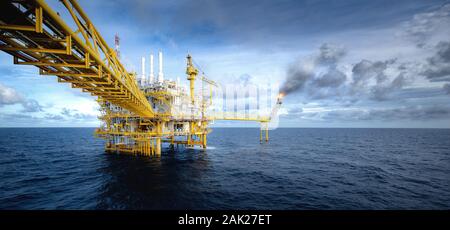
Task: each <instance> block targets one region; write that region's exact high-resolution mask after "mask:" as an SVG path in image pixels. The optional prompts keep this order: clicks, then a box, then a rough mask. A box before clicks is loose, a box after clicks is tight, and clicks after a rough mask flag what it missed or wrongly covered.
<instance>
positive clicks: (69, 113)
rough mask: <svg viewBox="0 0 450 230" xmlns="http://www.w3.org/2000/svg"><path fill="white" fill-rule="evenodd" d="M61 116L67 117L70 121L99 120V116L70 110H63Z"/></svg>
mask: <svg viewBox="0 0 450 230" xmlns="http://www.w3.org/2000/svg"><path fill="white" fill-rule="evenodd" d="M61 115H63V116H65V117H66V118H68V119H75V120H85V121H89V120H94V119H97V116H95V115H91V114H85V113H80V112H79V111H78V110H75V109H68V108H63V109H62V110H61Z"/></svg>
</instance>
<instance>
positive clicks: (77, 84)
mask: <svg viewBox="0 0 450 230" xmlns="http://www.w3.org/2000/svg"><path fill="white" fill-rule="evenodd" d="M60 2H61V3H62V4H63V5H64V8H65V9H66V10H67V12H66V13H68V14H69V15H70V17H69V18H70V19H67V20H68V21H65V20H64V19H63V18H62V17H61V15H60V13H58V12H55V11H54V10H53V9H52V8H51V7H50V6H49V5H47V3H46V2H45V1H44V0H2V1H0V50H2V51H4V52H6V53H8V54H10V55H12V56H13V61H14V64H17V65H33V66H36V67H38V68H39V74H41V75H54V76H57V80H58V82H61V83H68V84H70V85H71V86H72V88H81V89H82V91H83V92H86V93H90V94H91V95H92V96H94V97H97V102H98V103H99V105H100V112H101V115H100V116H99V119H101V120H102V125H101V127H99V128H98V129H96V130H95V135H96V136H97V137H100V138H104V139H105V140H106V144H105V150H106V151H108V152H119V153H131V154H139V155H145V156H153V155H156V156H159V155H160V154H161V146H162V143H164V142H165V143H169V145H170V146H172V147H173V146H175V145H176V146H178V145H183V146H187V147H193V146H200V147H202V148H206V146H207V135H208V133H210V132H211V129H210V128H208V125H209V124H210V123H211V122H213V121H215V120H239V121H256V122H259V123H260V124H261V129H260V141H261V142H263V141H266V142H267V141H268V139H269V136H268V135H269V122H271V120H272V118H273V117H275V116H276V114H277V112H278V109H279V108H280V106H281V103H282V95H281V94H279V95H278V97H277V99H276V103H275V106H274V107H273V109H272V110H271V111H270V112H269V113H268V114H267V115H265V116H262V115H259V114H258V115H253V116H252V115H249V114H246V115H245V116H238V115H236V114H227V113H226V112H221V113H217V112H215V113H211V111H210V109H209V108H210V107H211V105H212V103H213V94H214V90H215V88H217V87H219V85H218V84H217V83H216V82H214V81H212V80H210V79H208V78H207V77H205V76H204V74H201V73H200V72H199V69H198V68H197V66H196V65H194V62H193V59H192V57H191V56H190V55H187V58H186V63H187V64H186V75H187V80H188V81H189V88H188V89H186V88H184V87H183V86H182V85H181V84H180V81H179V80H177V81H172V80H167V79H164V74H163V71H162V61H163V59H162V53H161V52H159V54H158V59H159V72H158V75H157V76H155V75H154V71H153V69H154V68H153V55H151V56H150V74H149V75H146V73H145V59H143V60H142V72H143V73H142V75H141V77H139V76H138V75H137V74H136V73H131V72H128V71H127V70H126V69H125V67H124V66H123V64H122V63H121V62H120V59H119V50H118V43H119V38H118V37H117V36H116V38H115V40H116V46H115V49H112V48H110V47H109V46H108V45H107V43H106V42H105V40H104V39H103V38H102V36H101V35H100V33H99V32H98V30H97V29H96V28H95V26H94V25H93V24H92V22H91V21H90V20H89V18H88V16H87V15H86V13H85V12H84V11H83V10H82V8H81V7H80V5H79V4H78V3H77V2H76V1H75V0H61V1H60ZM69 24H71V25H74V27H75V28H74V29H73V28H72V27H71V26H69ZM196 81H201V82H202V84H201V85H202V88H201V91H200V93H197V94H196V90H195V89H196V84H195V83H196ZM205 86H207V87H205Z"/></svg>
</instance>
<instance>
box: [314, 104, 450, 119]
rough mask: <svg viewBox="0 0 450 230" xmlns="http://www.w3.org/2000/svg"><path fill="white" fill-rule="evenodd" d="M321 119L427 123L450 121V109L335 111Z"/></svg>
mask: <svg viewBox="0 0 450 230" xmlns="http://www.w3.org/2000/svg"><path fill="white" fill-rule="evenodd" d="M320 117H321V118H322V119H324V120H332V121H397V120H412V121H425V120H434V119H450V107H442V106H422V105H419V106H407V107H398V108H387V109H382V108H374V109H353V110H335V111H329V112H324V113H322V114H320Z"/></svg>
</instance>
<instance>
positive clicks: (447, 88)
mask: <svg viewBox="0 0 450 230" xmlns="http://www.w3.org/2000/svg"><path fill="white" fill-rule="evenodd" d="M443 88H444V91H445V93H446V94H449V95H450V84H449V83H447V84H445V85H444V87H443Z"/></svg>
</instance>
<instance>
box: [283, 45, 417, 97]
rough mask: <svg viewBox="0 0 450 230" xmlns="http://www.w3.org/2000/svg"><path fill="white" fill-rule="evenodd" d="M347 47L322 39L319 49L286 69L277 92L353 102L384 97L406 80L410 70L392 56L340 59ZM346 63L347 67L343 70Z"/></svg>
mask: <svg viewBox="0 0 450 230" xmlns="http://www.w3.org/2000/svg"><path fill="white" fill-rule="evenodd" d="M346 53H347V51H346V49H344V48H343V47H340V46H336V45H332V44H329V43H324V44H322V45H321V46H320V48H319V52H317V53H316V54H313V55H311V56H308V57H305V58H300V59H299V60H296V61H295V62H294V63H292V64H291V65H290V66H289V68H288V70H287V74H286V75H287V77H286V80H285V82H284V83H283V85H282V86H281V89H280V92H282V93H283V94H285V95H288V94H290V93H293V92H298V93H300V94H302V95H303V96H305V97H306V98H307V99H313V100H321V99H332V100H334V101H345V102H349V101H350V102H352V101H353V102H356V101H358V100H361V99H370V100H375V101H385V100H388V99H391V98H390V95H391V94H392V93H393V92H396V91H398V90H401V89H402V88H403V87H404V86H405V85H407V84H408V83H409V81H410V80H408V79H407V76H410V75H411V74H410V73H409V72H410V70H409V69H408V68H405V66H406V65H405V64H402V63H397V62H398V61H397V60H396V59H388V60H383V61H370V60H367V59H362V60H361V61H359V62H357V63H356V64H350V65H348V64H345V63H341V60H342V59H343V58H344V57H345V55H346ZM346 67H347V69H348V67H350V68H351V71H345V72H344V70H345V69H346Z"/></svg>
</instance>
